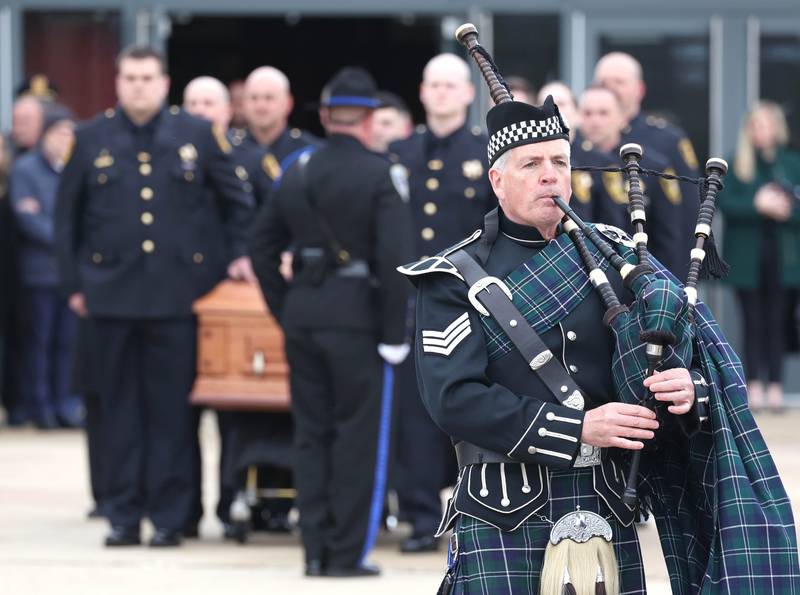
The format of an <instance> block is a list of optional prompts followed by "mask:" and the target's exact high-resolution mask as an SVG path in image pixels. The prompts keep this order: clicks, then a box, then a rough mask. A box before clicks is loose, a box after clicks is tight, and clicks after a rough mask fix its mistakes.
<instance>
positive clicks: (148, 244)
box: [142, 240, 156, 254]
mask: <svg viewBox="0 0 800 595" xmlns="http://www.w3.org/2000/svg"><path fill="white" fill-rule="evenodd" d="M155 249H156V245H155V243H154V242H153V240H145V241H144V242H142V250H144V251H145V252H147V253H148V254H150V253H151V252H153V251H154V250H155Z"/></svg>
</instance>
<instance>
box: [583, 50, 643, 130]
mask: <svg viewBox="0 0 800 595" xmlns="http://www.w3.org/2000/svg"><path fill="white" fill-rule="evenodd" d="M594 82H595V83H597V84H598V85H602V86H603V87H608V88H609V89H611V90H612V91H614V92H615V93H616V94H617V96H618V97H619V101H620V104H621V105H622V110H623V112H624V113H625V114H626V116H627V117H628V118H631V117H633V116H635V115H636V114H637V113H638V112H639V107H640V106H641V103H642V99H644V83H643V82H642V81H641V80H640V79H639V77H638V76H637V75H636V71H635V69H634V67H633V65H632V64H629V63H628V62H627V61H625V60H621V59H615V58H612V59H608V60H605V61H601V62H600V63H599V64H598V65H597V69H596V70H595V73H594Z"/></svg>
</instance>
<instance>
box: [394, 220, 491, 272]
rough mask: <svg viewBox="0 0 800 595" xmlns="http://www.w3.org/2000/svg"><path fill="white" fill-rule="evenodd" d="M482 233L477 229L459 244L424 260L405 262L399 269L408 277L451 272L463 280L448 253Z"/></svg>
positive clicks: (465, 244)
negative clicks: (448, 257)
mask: <svg viewBox="0 0 800 595" xmlns="http://www.w3.org/2000/svg"><path fill="white" fill-rule="evenodd" d="M482 233H483V231H482V230H480V229H477V230H475V232H474V233H473V234H472V235H470V236H469V237H467V238H464V239H463V240H461V241H460V242H459V243H458V244H455V245H453V246H450V247H449V248H447V249H446V250H444V251H442V252H440V253H439V254H437V255H436V256H429V257H426V258H423V259H422V260H417V261H416V262H412V263H409V264H404V265H403V266H399V267H397V270H398V272H400V273H402V274H403V275H406V276H407V277H417V276H419V275H427V274H428V273H449V274H450V275H453V276H455V277H458V278H459V279H461V280H462V281H463V280H464V278H463V277H462V276H461V273H459V272H458V269H456V267H455V266H454V265H453V263H451V262H450V261H449V260H447V255H448V254H452V253H453V252H455V251H456V250H459V249H461V248H463V247H464V246H467V245H468V244H471V243H472V242H474V241H475V240H477V239H478V238H479V237H481V234H482Z"/></svg>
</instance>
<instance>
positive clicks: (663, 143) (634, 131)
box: [622, 114, 700, 279]
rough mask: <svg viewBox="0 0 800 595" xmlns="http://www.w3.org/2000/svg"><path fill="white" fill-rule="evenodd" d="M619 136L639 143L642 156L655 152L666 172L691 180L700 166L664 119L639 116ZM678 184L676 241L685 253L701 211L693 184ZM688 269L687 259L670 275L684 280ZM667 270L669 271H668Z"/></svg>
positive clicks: (682, 136)
mask: <svg viewBox="0 0 800 595" xmlns="http://www.w3.org/2000/svg"><path fill="white" fill-rule="evenodd" d="M622 136H623V138H622V144H625V143H639V144H640V145H642V147H643V148H644V151H645V155H646V154H647V153H648V152H650V151H656V152H658V153H659V154H660V155H661V156H662V157H663V158H664V159H665V160H666V161H667V163H668V164H669V169H671V170H674V171H673V172H672V173H677V174H678V175H681V176H687V177H690V178H696V177H697V176H698V175H699V174H698V169H699V163H698V162H697V155H696V154H695V152H694V147H693V146H692V141H690V140H689V137H688V136H686V133H685V132H684V131H683V130H681V129H680V128H678V127H677V126H673V125H672V124H670V123H669V122H667V121H666V120H665V119H664V118H660V117H658V116H654V115H643V114H639V115H637V116H636V117H635V118H634V119H633V120H631V121H630V123H629V124H628V126H627V127H626V128H625V130H623V133H622ZM677 184H678V185H679V187H680V200H679V201H678V206H679V209H680V212H681V222H682V229H681V234H680V237H679V239H680V245H681V246H682V248H683V250H682V251H683V252H684V253H686V254H688V253H689V250H691V249H692V248H694V245H695V237H694V228H695V225H696V224H697V213H698V211H699V210H700V198H699V195H698V192H697V186H696V185H694V184H691V183H689V182H678V183H677ZM688 266H689V265H688V260H687V262H686V264H685V265H684V268H683V270H680V271H677V272H676V271H673V272H676V274H677V276H678V278H679V279H685V278H686V273H687V272H688ZM670 270H671V271H672V269H671V268H670Z"/></svg>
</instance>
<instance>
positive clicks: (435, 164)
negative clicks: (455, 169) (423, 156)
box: [428, 159, 444, 171]
mask: <svg viewBox="0 0 800 595" xmlns="http://www.w3.org/2000/svg"><path fill="white" fill-rule="evenodd" d="M443 167H444V163H442V160H441V159H431V160H430V161H428V169H429V170H431V171H439V170H440V169H442V168H443Z"/></svg>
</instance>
